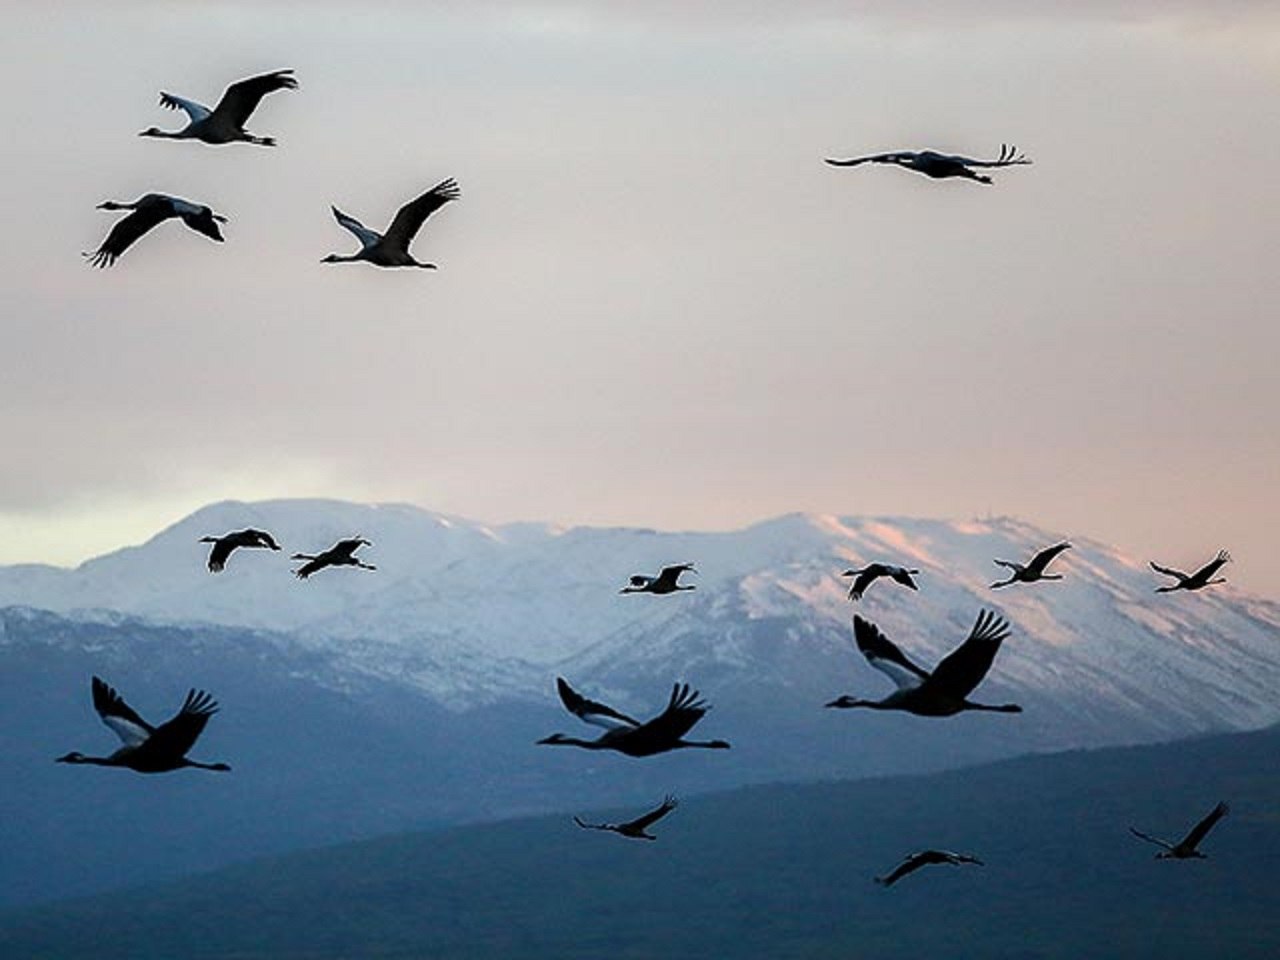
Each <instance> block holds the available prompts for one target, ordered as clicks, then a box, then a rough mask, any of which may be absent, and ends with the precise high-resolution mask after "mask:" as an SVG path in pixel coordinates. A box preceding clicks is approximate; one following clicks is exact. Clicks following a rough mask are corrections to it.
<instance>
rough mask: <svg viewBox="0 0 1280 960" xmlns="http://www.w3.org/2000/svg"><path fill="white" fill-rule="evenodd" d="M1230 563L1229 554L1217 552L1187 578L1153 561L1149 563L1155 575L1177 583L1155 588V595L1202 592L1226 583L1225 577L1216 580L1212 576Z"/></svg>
mask: <svg viewBox="0 0 1280 960" xmlns="http://www.w3.org/2000/svg"><path fill="white" fill-rule="evenodd" d="M1230 562H1231V554H1229V553H1227V551H1225V550H1219V551H1218V555H1217V556H1216V557H1214V558H1213V559H1212V560H1210V561H1209V562H1208V563H1206V564H1205V565H1204V566H1203V567H1201V568H1200V569H1199V570H1197V571H1196V572H1195V573H1193V574H1191V575H1190V576H1188V575H1187V574H1185V573H1183V572H1182V571H1181V570H1175V569H1173V568H1172V567H1162V566H1160V564H1158V563H1156V562H1155V561H1152V562H1151V569H1152V570H1154V571H1155V572H1156V573H1163V574H1164V575H1165V576H1166V577H1173V578H1174V579H1175V580H1176V581H1177V583H1171V584H1167V585H1165V586H1163V587H1156V593H1172V592H1173V591H1174V590H1202V589H1204V588H1205V587H1208V586H1211V585H1212V584H1215V583H1226V582H1227V578H1226V577H1218V578H1217V579H1216V580H1215V579H1214V578H1213V575H1214V574H1215V573H1217V572H1218V571H1219V570H1221V569H1222V568H1223V566H1224V565H1226V564H1228V563H1230Z"/></svg>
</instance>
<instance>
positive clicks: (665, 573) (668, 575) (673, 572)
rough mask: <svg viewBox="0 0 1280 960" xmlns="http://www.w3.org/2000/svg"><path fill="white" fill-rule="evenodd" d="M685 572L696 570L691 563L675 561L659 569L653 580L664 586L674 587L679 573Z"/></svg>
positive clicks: (678, 578)
mask: <svg viewBox="0 0 1280 960" xmlns="http://www.w3.org/2000/svg"><path fill="white" fill-rule="evenodd" d="M685 572H689V573H697V572H698V571H696V570H694V569H693V564H692V563H675V564H672V565H671V566H669V567H663V568H662V569H661V570H659V571H658V575H657V576H656V577H654V581H653V582H654V583H655V584H657V585H660V586H664V587H674V586H676V585H677V584H678V583H679V581H680V574H682V573H685Z"/></svg>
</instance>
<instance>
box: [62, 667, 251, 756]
mask: <svg viewBox="0 0 1280 960" xmlns="http://www.w3.org/2000/svg"><path fill="white" fill-rule="evenodd" d="M92 686H93V709H94V710H96V711H98V716H99V717H101V718H102V722H103V723H105V724H106V725H107V726H108V727H110V728H111V729H112V730H113V731H114V732H115V734H116V736H118V737H119V738H120V740H121V742H122V743H123V744H124V745H123V746H122V747H120V749H118V750H117V751H116V752H115V753H113V754H111V755H110V756H109V757H86V756H85V755H84V754H83V753H79V752H75V751H73V752H71V753H68V754H67V755H66V756H63V757H58V763H91V764H95V765H97V766H99V767H128V768H129V769H130V770H136V771H137V772H138V773H165V772H167V771H169V770H179V769H181V768H182V767H199V768H200V769H201V770H218V771H227V770H230V769H231V768H230V767H229V766H227V765H226V764H225V763H198V762H197V761H195V760H188V759H187V751H188V750H190V749H191V748H192V747H193V746H194V745H195V742H196V739H197V738H198V737H199V736H200V734H201V732H203V730H204V727H205V724H206V723H208V722H209V718H210V717H211V716H213V715H214V714H215V713H217V712H218V704H217V701H215V700H214V699H213V697H211V696H209V694H207V693H205V692H204V691H203V690H190V691H188V693H187V699H186V700H185V701H184V702H183V704H182V709H181V710H179V711H178V713H177V715H176V716H175V717H173V718H172V719H171V720H169V721H167V722H165V723H163V724H161V725H160V726H158V727H153V726H151V724H149V723H147V721H145V720H143V719H142V718H141V717H140V716H138V715H137V714H136V713H135V712H134V711H133V708H131V707H130V706H129V705H128V704H127V703H125V702H124V700H123V699H122V698H121V696H120V694H118V693H116V692H115V690H113V689H112V688H111V687H109V686H108V685H107V684H106V683H104V682H103V681H102V680H101V679H100V678H98V677H94V678H93V683H92Z"/></svg>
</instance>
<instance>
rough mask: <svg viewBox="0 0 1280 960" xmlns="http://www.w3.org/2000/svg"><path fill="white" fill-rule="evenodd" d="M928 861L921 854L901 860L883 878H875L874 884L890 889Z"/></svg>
mask: <svg viewBox="0 0 1280 960" xmlns="http://www.w3.org/2000/svg"><path fill="white" fill-rule="evenodd" d="M928 862H929V860H928V858H926V857H925V856H924V855H923V854H919V853H913V854H910V855H908V856H906V857H903V858H902V862H901V863H900V864H898V865H897V866H896V867H894V868H893V870H892V871H890V872H889V873H888V874H886V875H885V876H883V877H876V883H879V884H880V885H882V886H885V887H891V886H893V885H894V884H895V883H897V882H898V881H899V880H901V879H902V878H903V877H905V876H906V875H907V874H909V873H915V872H916V871H917V870H919V869H920V868H921V867H923V866H924V865H925V864H926V863H928Z"/></svg>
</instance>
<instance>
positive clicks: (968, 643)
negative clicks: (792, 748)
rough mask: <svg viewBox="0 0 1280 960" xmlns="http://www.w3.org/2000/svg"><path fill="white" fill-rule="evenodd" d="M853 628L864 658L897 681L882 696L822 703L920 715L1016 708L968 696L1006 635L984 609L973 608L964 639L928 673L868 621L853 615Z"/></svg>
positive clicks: (997, 619) (1005, 628) (1018, 709)
mask: <svg viewBox="0 0 1280 960" xmlns="http://www.w3.org/2000/svg"><path fill="white" fill-rule="evenodd" d="M853 633H854V639H855V640H856V641H857V644H858V649H859V650H860V651H861V652H862V655H863V656H864V657H866V660H867V663H868V664H870V665H871V666H873V667H875V668H876V669H877V670H879V671H880V672H881V673H883V674H884V675H885V676H887V677H888V678H889V679H890V680H892V681H893V682H894V683H895V684H897V686H898V689H897V690H895V691H894V692H893V693H891V694H889V695H888V696H887V697H885V698H884V699H883V700H859V699H857V698H855V697H850V696H843V697H840V698H839V699H837V700H832V701H831V702H830V703H828V704H827V706H828V707H837V708H842V709H849V708H852V707H867V708H869V709H872V710H903V711H906V712H907V713H914V714H916V715H917V716H921V717H949V716H952V715H953V714H956V713H961V712H962V711H965V710H987V711H994V712H997V713H1020V712H1022V708H1021V707H1020V706H1018V705H1017V704H1016V703H1006V704H1003V705H1001V706H991V705H988V704H985V703H974V702H973V701H971V700H969V699H968V697H969V694H971V693H972V692H973V691H974V690H975V689H976V688H977V686H978V684H980V683H981V682H982V679H983V678H984V677H985V676H986V675H987V671H989V670H990V669H991V664H992V662H993V661H994V660H995V656H996V652H997V651H998V650H999V649H1000V644H1001V643H1003V642H1004V640H1005V638H1006V637H1008V636H1009V627H1008V624H1006V623H1005V621H1004V620H1003V619H1002V618H1000V617H998V616H996V615H995V614H994V613H992V612H990V611H988V610H984V611H983V612H982V613H980V614H978V619H977V622H976V623H974V625H973V629H972V630H971V631H970V632H969V636H968V637H967V638H966V639H965V641H964V643H962V644H960V646H958V647H957V648H956V649H955V650H953V651H952V652H951V653H949V654H947V656H946V657H944V658H943V659H942V662H940V663H939V664H938V666H937V667H936V668H935V669H934V671H933V673H929V672H928V671H926V670H924V669H923V668H922V667H919V666H917V665H916V664H915V663H913V662H912V661H911V660H909V659H908V658H907V656H906V654H904V653H903V652H902V651H901V650H900V649H898V647H897V645H896V644H894V643H893V642H892V641H891V640H890V639H889V638H888V637H886V636H885V635H884V634H883V633H881V632H880V628H879V627H877V626H876V625H875V624H874V623H872V622H871V621H869V620H864V619H863V618H862V617H859V616H855V617H854V618H853Z"/></svg>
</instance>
